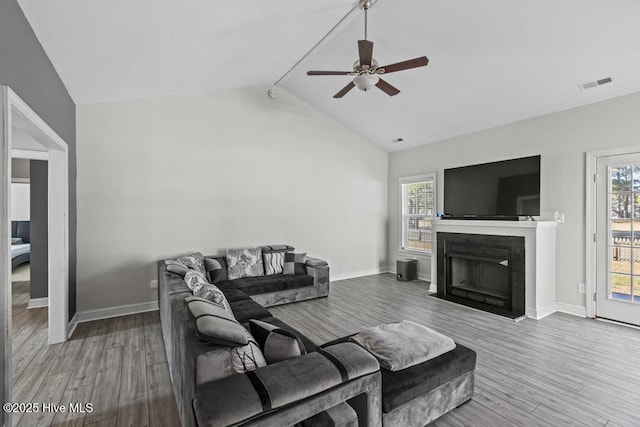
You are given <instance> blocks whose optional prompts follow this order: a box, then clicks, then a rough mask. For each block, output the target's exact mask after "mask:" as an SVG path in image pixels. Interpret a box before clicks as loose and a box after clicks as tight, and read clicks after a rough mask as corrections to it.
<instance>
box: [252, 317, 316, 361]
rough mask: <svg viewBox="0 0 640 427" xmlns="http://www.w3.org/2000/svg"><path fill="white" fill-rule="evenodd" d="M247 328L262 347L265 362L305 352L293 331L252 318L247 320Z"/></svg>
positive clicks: (280, 359) (288, 357)
mask: <svg viewBox="0 0 640 427" xmlns="http://www.w3.org/2000/svg"><path fill="white" fill-rule="evenodd" d="M249 329H250V330H251V334H252V336H254V337H255V338H256V341H257V342H258V344H259V345H260V347H261V348H262V352H263V354H264V357H265V359H266V361H267V363H275V362H280V361H282V360H287V359H291V358H292V357H297V356H301V355H303V354H307V350H306V349H305V347H304V344H303V343H302V340H301V339H300V337H298V336H297V335H296V334H294V333H293V332H290V331H287V330H284V329H281V328H279V327H277V326H275V325H272V324H270V323H266V322H262V321H260V320H253V319H252V320H250V321H249Z"/></svg>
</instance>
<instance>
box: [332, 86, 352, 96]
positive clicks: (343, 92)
mask: <svg viewBox="0 0 640 427" xmlns="http://www.w3.org/2000/svg"><path fill="white" fill-rule="evenodd" d="M354 87H356V85H355V84H354V83H353V82H349V84H348V85H346V86H345V87H343V88H342V90H341V91H340V92H338V93H336V94H335V95H333V97H334V98H342V97H343V96H345V95H346V94H347V92H349V91H350V90H351V89H353V88H354Z"/></svg>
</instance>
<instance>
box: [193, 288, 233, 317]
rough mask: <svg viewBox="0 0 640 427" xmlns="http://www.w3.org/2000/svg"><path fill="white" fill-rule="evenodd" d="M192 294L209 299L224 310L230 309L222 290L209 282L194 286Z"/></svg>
mask: <svg viewBox="0 0 640 427" xmlns="http://www.w3.org/2000/svg"><path fill="white" fill-rule="evenodd" d="M193 296H194V297H198V298H202V299H206V300H207V301H211V302H212V303H214V304H217V305H218V306H219V307H220V308H223V309H225V310H231V308H230V307H229V302H228V301H227V298H226V297H225V296H224V294H223V293H222V291H221V290H220V289H219V288H218V287H217V286H216V285H212V284H211V283H205V284H202V286H196V287H195V290H194V291H193Z"/></svg>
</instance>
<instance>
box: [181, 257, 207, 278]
mask: <svg viewBox="0 0 640 427" xmlns="http://www.w3.org/2000/svg"><path fill="white" fill-rule="evenodd" d="M177 261H179V262H181V263H183V264H184V265H186V266H187V267H189V268H191V269H193V270H198V271H199V272H200V273H202V274H206V271H205V269H204V255H202V254H201V253H200V252H194V253H192V254H189V255H185V256H181V257H180V258H178V259H177Z"/></svg>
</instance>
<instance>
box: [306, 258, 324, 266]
mask: <svg viewBox="0 0 640 427" xmlns="http://www.w3.org/2000/svg"><path fill="white" fill-rule="evenodd" d="M304 263H305V265H306V266H307V267H324V266H326V265H329V263H328V262H327V261H325V260H323V259H320V258H312V257H309V256H308V257H307V259H306V260H305V262H304Z"/></svg>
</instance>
